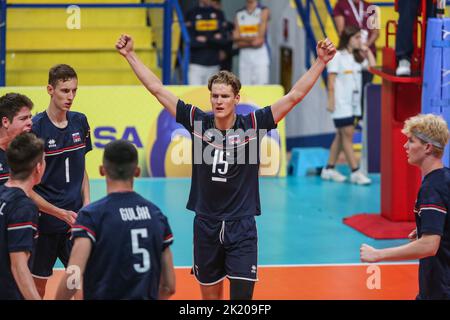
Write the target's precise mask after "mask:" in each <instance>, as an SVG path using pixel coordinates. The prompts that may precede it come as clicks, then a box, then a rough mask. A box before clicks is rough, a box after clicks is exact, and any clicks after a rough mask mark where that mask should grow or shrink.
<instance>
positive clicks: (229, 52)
mask: <svg viewBox="0 0 450 320" xmlns="http://www.w3.org/2000/svg"><path fill="white" fill-rule="evenodd" d="M211 5H212V6H213V7H214V8H215V9H217V10H222V1H221V0H211ZM224 29H225V30H224V31H225V33H226V44H225V45H224V48H223V49H221V50H220V51H219V61H220V70H226V71H230V72H231V71H232V68H233V56H234V52H233V29H234V24H233V23H232V22H230V21H228V20H225V28H224Z"/></svg>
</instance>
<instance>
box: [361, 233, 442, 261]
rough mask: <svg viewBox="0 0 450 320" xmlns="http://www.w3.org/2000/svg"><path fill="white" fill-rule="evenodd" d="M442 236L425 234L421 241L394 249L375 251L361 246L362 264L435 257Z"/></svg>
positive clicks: (364, 245)
mask: <svg viewBox="0 0 450 320" xmlns="http://www.w3.org/2000/svg"><path fill="white" fill-rule="evenodd" d="M440 243H441V236H438V235H434V234H433V235H430V234H424V235H422V237H420V239H418V240H416V241H413V242H410V243H408V244H405V245H403V246H398V247H394V248H386V249H375V248H373V247H371V246H369V245H367V244H363V245H361V248H360V255H361V261H362V262H379V261H396V260H415V259H422V258H427V257H432V256H435V255H436V253H437V251H438V249H439V244H440Z"/></svg>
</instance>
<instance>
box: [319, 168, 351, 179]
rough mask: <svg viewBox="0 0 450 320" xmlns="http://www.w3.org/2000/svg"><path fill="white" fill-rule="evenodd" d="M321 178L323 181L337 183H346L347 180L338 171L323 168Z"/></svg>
mask: <svg viewBox="0 0 450 320" xmlns="http://www.w3.org/2000/svg"><path fill="white" fill-rule="evenodd" d="M320 177H321V178H322V179H323V180H333V181H335V182H344V181H345V180H347V178H346V177H345V176H344V175H342V174H340V173H339V172H338V171H337V170H336V169H327V168H323V169H322V173H321V174H320Z"/></svg>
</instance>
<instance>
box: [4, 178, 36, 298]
mask: <svg viewBox="0 0 450 320" xmlns="http://www.w3.org/2000/svg"><path fill="white" fill-rule="evenodd" d="M38 214H39V213H38V208H37V206H36V205H35V204H34V202H33V201H32V200H31V199H30V198H28V197H27V195H26V194H25V192H23V190H22V189H20V188H10V187H6V186H4V185H3V186H0V284H1V285H0V300H5V299H23V297H22V294H21V293H20V291H19V288H18V287H17V285H16V281H15V280H14V277H13V275H12V272H11V260H10V258H9V254H10V253H11V252H30V253H31V251H32V250H33V247H34V241H35V238H37V223H38Z"/></svg>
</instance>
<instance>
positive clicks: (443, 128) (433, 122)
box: [402, 114, 449, 158]
mask: <svg viewBox="0 0 450 320" xmlns="http://www.w3.org/2000/svg"><path fill="white" fill-rule="evenodd" d="M402 133H403V134H405V135H407V136H410V135H414V136H416V137H417V138H418V139H419V140H421V141H422V142H423V143H430V144H431V145H432V146H433V155H434V156H436V157H438V158H442V155H443V153H444V148H445V146H446V144H447V142H448V139H449V131H448V126H447V122H445V120H444V118H442V117H441V116H438V115H434V114H419V115H417V116H414V117H411V118H409V119H407V120H406V121H405V125H404V127H403V130H402Z"/></svg>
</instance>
